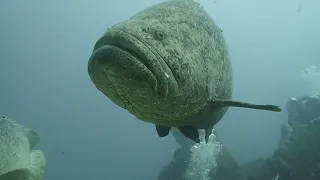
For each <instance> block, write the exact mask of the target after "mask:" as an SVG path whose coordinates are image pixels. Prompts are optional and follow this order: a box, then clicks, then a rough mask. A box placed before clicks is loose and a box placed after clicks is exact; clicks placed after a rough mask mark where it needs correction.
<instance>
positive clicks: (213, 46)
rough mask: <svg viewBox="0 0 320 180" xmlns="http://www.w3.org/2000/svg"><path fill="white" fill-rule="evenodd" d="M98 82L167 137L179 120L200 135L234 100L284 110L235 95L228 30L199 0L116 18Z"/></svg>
mask: <svg viewBox="0 0 320 180" xmlns="http://www.w3.org/2000/svg"><path fill="white" fill-rule="evenodd" d="M88 73H89V75H90V78H91V80H92V82H93V83H94V84H95V86H96V87H97V89H99V90H100V91H101V92H102V93H103V94H104V95H105V96H107V97H108V98H109V99H110V100H111V101H113V102H114V103H115V104H117V105H118V106H120V107H122V108H124V109H127V110H128V111H129V112H130V113H131V114H133V115H135V116H136V117H137V118H138V119H140V120H142V121H145V122H150V123H153V124H155V125H156V130H157V133H158V135H159V136H160V137H164V136H167V135H168V133H169V131H170V129H171V127H177V128H178V129H179V131H180V132H181V133H182V134H184V136H186V137H188V138H190V139H192V140H193V141H195V142H200V140H199V132H198V129H205V132H206V133H205V134H206V135H205V137H206V138H205V139H206V141H207V140H208V137H209V135H210V134H211V132H212V129H213V126H214V125H215V124H217V123H218V122H219V120H220V119H221V118H222V117H223V116H224V115H225V113H226V111H227V109H228V107H231V106H233V107H243V108H252V109H261V110H269V111H277V112H279V111H281V109H280V108H279V107H278V106H273V105H257V104H249V103H244V102H239V101H232V100H231V96H232V69H231V65H230V60H229V55H228V49H227V46H226V43H225V40H224V37H223V35H222V32H221V30H220V29H219V28H218V27H217V25H216V24H215V23H214V21H213V20H212V19H211V17H210V16H209V15H208V14H207V12H205V11H204V9H203V8H202V7H200V5H199V4H198V3H196V2H194V1H192V0H171V1H165V2H162V3H159V4H156V5H154V6H151V7H149V8H146V9H144V10H142V11H141V12H139V13H137V14H136V15H134V16H133V17H131V18H130V19H129V20H127V21H124V22H121V23H119V24H116V25H114V26H112V27H111V28H109V29H108V30H107V32H106V33H105V34H104V35H103V36H102V37H101V38H100V39H99V40H98V41H97V42H96V44H95V46H94V49H93V53H92V55H91V57H90V60H89V63H88Z"/></svg>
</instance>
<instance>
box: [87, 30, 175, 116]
mask: <svg viewBox="0 0 320 180" xmlns="http://www.w3.org/2000/svg"><path fill="white" fill-rule="evenodd" d="M88 73H89V75H90V78H91V80H92V81H93V83H94V84H95V85H96V87H97V88H98V89H99V90H100V91H101V92H102V93H104V94H105V95H106V96H107V97H109V98H110V99H111V100H112V101H113V102H114V103H115V104H117V105H119V106H120V107H123V108H125V109H128V110H129V111H130V112H131V113H133V114H134V115H136V116H137V117H138V118H139V119H141V120H147V119H150V116H158V115H151V114H154V113H156V111H154V109H156V108H159V107H156V106H155V104H157V101H159V99H160V98H165V97H166V96H167V95H168V93H169V91H170V89H174V88H172V85H171V84H175V83H176V82H175V79H174V77H173V75H172V72H171V69H170V68H169V67H168V65H167V64H166V63H165V61H164V60H163V59H162V58H161V57H159V55H158V54H156V53H154V50H152V49H151V46H148V45H146V44H145V43H143V42H142V41H140V40H139V38H137V37H135V36H133V35H131V34H130V33H128V32H125V31H123V30H119V29H115V28H111V29H109V30H108V32H107V33H106V34H105V35H104V36H103V37H102V38H100V39H99V40H98V41H97V43H96V45H95V47H94V50H93V53H92V55H91V57H90V60H89V62H88ZM170 76H171V77H170ZM172 81H174V82H175V83H172ZM150 105H153V106H150ZM147 106H149V107H147ZM137 111H139V112H137ZM151 112H152V113H151ZM145 114H148V117H144V116H146V115H145Z"/></svg>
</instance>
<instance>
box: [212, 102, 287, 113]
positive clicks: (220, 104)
mask: <svg viewBox="0 0 320 180" xmlns="http://www.w3.org/2000/svg"><path fill="white" fill-rule="evenodd" d="M211 103H212V104H211V105H212V106H213V107H242V108H249V109H258V110H266V111H274V112H281V108H280V107H279V106H275V105H270V104H266V105H262V104H252V103H246V102H240V101H233V100H213V101H212V102H211Z"/></svg>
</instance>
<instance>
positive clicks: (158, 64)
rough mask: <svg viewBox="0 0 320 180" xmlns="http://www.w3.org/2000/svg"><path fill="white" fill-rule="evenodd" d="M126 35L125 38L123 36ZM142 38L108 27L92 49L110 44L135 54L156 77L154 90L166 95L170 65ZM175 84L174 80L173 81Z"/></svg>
mask: <svg viewBox="0 0 320 180" xmlns="http://www.w3.org/2000/svg"><path fill="white" fill-rule="evenodd" d="M124 37H126V38H124ZM140 39H143V38H139V36H136V35H134V34H132V33H130V32H128V31H126V30H125V29H121V28H117V27H114V28H110V29H109V30H108V31H107V33H106V34H105V35H104V36H103V37H102V38H101V39H100V40H99V41H100V42H99V41H98V42H97V43H96V46H95V48H94V50H96V49H98V48H99V47H102V46H105V45H110V46H115V47H118V48H120V49H122V50H124V51H127V52H128V53H130V54H132V55H133V56H135V57H136V58H137V59H138V60H139V61H140V62H141V63H142V64H143V65H144V66H146V68H147V69H148V70H149V71H150V72H151V73H152V74H153V75H154V76H155V77H156V80H157V83H156V84H155V87H154V91H155V93H157V94H158V95H161V96H166V95H168V89H169V87H168V86H169V83H168V74H169V75H171V76H170V77H172V78H173V79H174V81H175V77H174V76H173V75H172V71H171V69H170V67H169V66H168V65H167V64H166V62H165V61H164V60H163V58H162V57H161V56H160V55H159V53H158V52H157V51H156V50H155V49H154V48H153V47H152V46H151V45H149V44H148V43H146V42H143V41H142V40H140ZM175 84H177V83H176V81H175Z"/></svg>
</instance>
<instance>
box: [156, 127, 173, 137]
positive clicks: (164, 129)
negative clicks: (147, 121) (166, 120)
mask: <svg viewBox="0 0 320 180" xmlns="http://www.w3.org/2000/svg"><path fill="white" fill-rule="evenodd" d="M170 129H171V127H166V126H159V125H156V130H157V133H158V135H159V137H165V136H168V134H169V132H170Z"/></svg>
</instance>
